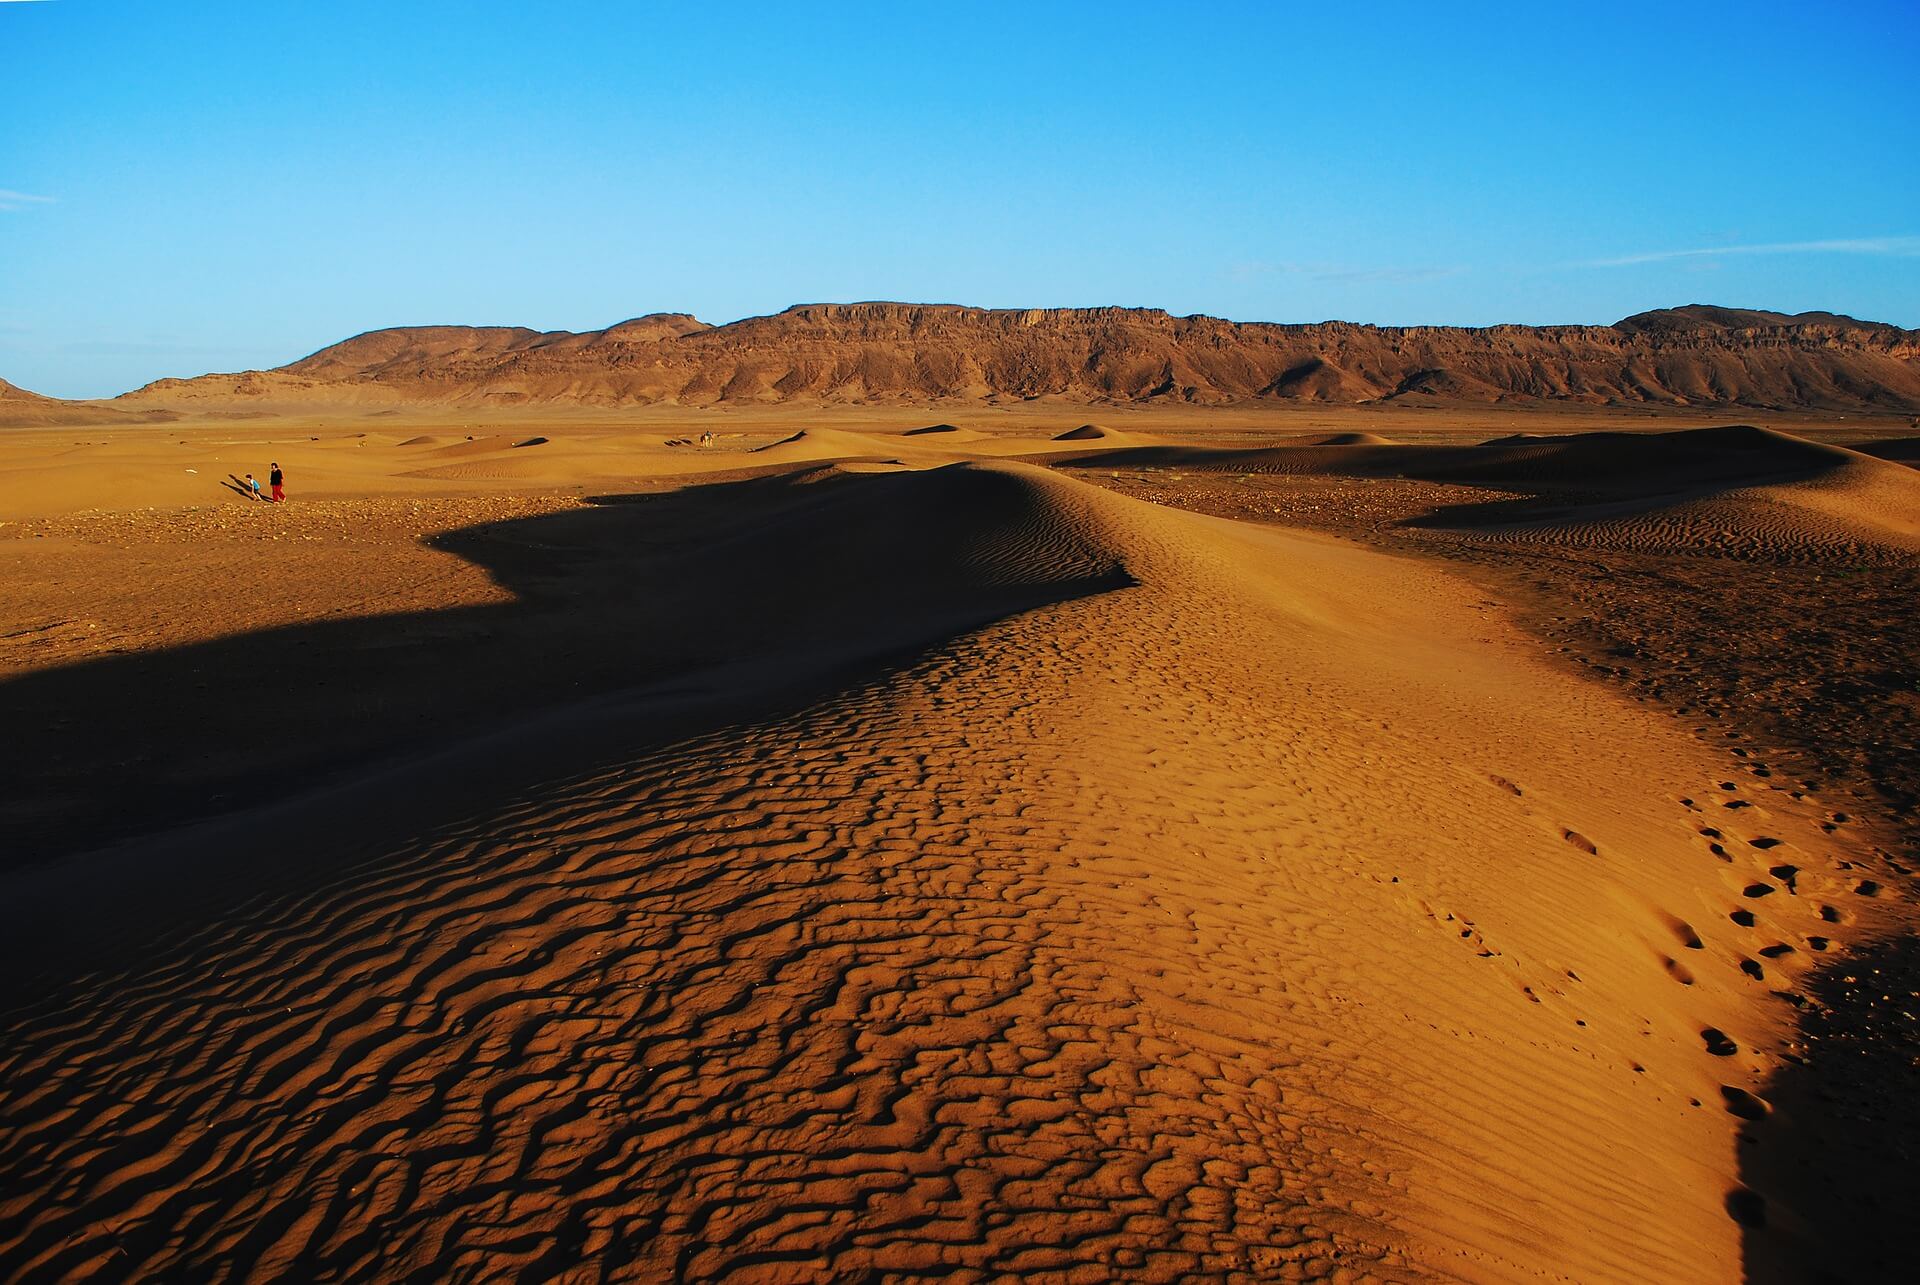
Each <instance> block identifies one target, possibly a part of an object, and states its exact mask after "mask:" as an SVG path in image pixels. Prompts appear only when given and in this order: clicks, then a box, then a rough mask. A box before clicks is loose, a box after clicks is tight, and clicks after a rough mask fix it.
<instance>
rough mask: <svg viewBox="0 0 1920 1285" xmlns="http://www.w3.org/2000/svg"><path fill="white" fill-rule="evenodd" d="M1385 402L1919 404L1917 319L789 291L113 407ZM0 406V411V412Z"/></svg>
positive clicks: (398, 350) (444, 344)
mask: <svg viewBox="0 0 1920 1285" xmlns="http://www.w3.org/2000/svg"><path fill="white" fill-rule="evenodd" d="M1038 397H1047V398H1054V399H1059V400H1062V401H1067V402H1077V403H1088V404H1126V403H1161V402H1188V403H1197V404H1203V405H1220V404H1228V403H1236V402H1260V401H1291V402H1313V403H1323V404H1346V403H1357V402H1379V401H1390V402H1392V401H1397V402H1404V403H1410V404H1475V403H1481V404H1490V403H1504V402H1526V403H1537V402H1552V401H1566V402H1576V403H1584V404H1593V405H1607V404H1618V405H1658V406H1705V407H1729V408H1731V407H1748V408H1767V409H1787V410H1821V411H1870V410H1871V411H1892V412H1903V413H1914V412H1920V331H1911V330H1902V329H1900V328H1899V327H1897V326H1888V325H1879V324H1875V323H1872V322H1863V321H1856V320H1854V319H1853V318H1851V317H1844V316H1838V315H1836V314H1833V313H1824V312H1809V313H1800V314H1797V315H1792V316H1789V315H1786V314H1783V313H1777V312H1762V311H1753V310H1746V309H1736V308H1720V307H1711V306H1707V305H1699V304H1695V305H1689V306H1687V307H1683V308H1670V309H1662V310H1659V311H1655V312H1645V313H1640V314H1638V315H1637V316H1633V317H1628V318H1626V319H1625V320H1623V321H1620V322H1618V323H1616V324H1614V325H1611V326H1490V327H1486V328H1479V329H1468V328H1462V327H1454V326H1409V327H1381V326H1365V325H1356V324H1352V323H1348V322H1338V321H1335V322H1324V323H1320V324H1315V325H1275V324H1269V323H1263V322H1232V321H1223V320H1220V319H1218V318H1214V317H1204V316H1193V317H1175V316H1171V315H1169V314H1167V313H1165V312H1162V311H1159V310H1157V309H1145V308H1076V309H1066V308H1059V309H1033V310H1016V309H983V308H966V307H957V306H953V305H945V304H900V303H856V304H806V305H801V306H798V307H793V308H789V309H787V310H786V311H785V312H782V313H778V314H776V315H774V316H768V317H750V318H747V319H746V320H743V321H736V322H732V323H730V324H728V325H724V326H709V325H706V324H705V323H703V322H700V321H698V320H695V319H694V318H692V317H689V316H686V315H683V314H677V313H676V314H657V315H653V316H646V317H638V318H635V319H634V320H631V321H625V322H622V323H620V324H619V325H617V326H610V327H608V328H607V329H605V330H598V331H587V332H583V333H574V332H571V331H548V332H540V331H534V330H528V329H525V328H517V327H468V326H423V327H405V328H399V329H392V330H376V331H370V332H368V333H367V334H363V335H358V336H356V337H354V338H352V339H348V340H346V341H345V342H343V343H339V344H335V345H333V346H332V347H329V348H323V349H321V350H320V351H319V352H316V353H314V354H313V355H312V356H309V357H305V358H302V359H301V360H299V361H296V362H293V363H291V364H290V365H287V366H282V367H280V368H279V369H277V370H271V371H246V372H242V373H240V374H232V375H205V376H201V377H199V378H197V379H185V380H181V379H163V380H160V381H158V382H157V383H153V384H149V385H148V386H146V387H145V388H142V389H139V390H138V391H136V392H132V393H128V394H126V395H125V396H123V397H120V398H117V399H114V400H113V401H112V402H110V403H105V405H110V406H113V407H115V408H123V409H142V410H145V409H157V408H166V409H192V410H196V411H215V410H221V409H236V408H247V409H254V408H264V406H266V405H268V404H280V403H286V404H289V405H301V406H320V405H368V406H389V405H404V404H448V405H480V406H508V405H516V404H551V405H582V406H619V405H632V404H647V403H667V404H675V405H686V406H707V405H715V404H738V403H749V404H765V403H784V402H795V403H803V404H805V403H814V404H817V403H849V402H870V403H882V404H888V403H896V404H923V403H934V402H960V403H965V402H974V403H983V404H997V403H1006V402H1014V401H1021V400H1026V399H1031V398H1038ZM0 414H4V411H0Z"/></svg>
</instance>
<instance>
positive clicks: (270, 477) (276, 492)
mask: <svg viewBox="0 0 1920 1285" xmlns="http://www.w3.org/2000/svg"><path fill="white" fill-rule="evenodd" d="M286 480H287V479H286V475H285V474H284V473H282V472H281V471H280V466H279V465H278V464H275V465H274V466H273V471H272V472H271V473H269V474H267V485H268V486H270V487H272V488H273V502H274V503H275V504H278V503H280V501H282V500H284V499H286V498H287V493H286V492H285V491H283V490H281V489H280V487H281V484H282V483H284V482H285V481H286Z"/></svg>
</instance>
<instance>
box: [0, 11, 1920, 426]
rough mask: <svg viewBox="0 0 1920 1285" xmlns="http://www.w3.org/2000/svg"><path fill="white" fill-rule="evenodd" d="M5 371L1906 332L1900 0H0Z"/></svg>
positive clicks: (1911, 50)
mask: <svg viewBox="0 0 1920 1285" xmlns="http://www.w3.org/2000/svg"><path fill="white" fill-rule="evenodd" d="M0 50H4V57H3V58H0V67H4V69H5V74H4V75H0V378H6V379H9V380H11V381H13V382H14V383H17V384H20V385H22V386H24V387H28V388H32V389H35V390H36V391H40V392H47V393H53V394H57V395H62V396H97V395H103V394H110V393H117V392H122V391H125V390H127V389H129V388H132V387H135V386H137V385H139V384H141V383H144V382H146V381H147V380H150V379H154V378H158V377H160V376H163V375H191V374H197V373H201V372H203V371H207V370H234V369H242V368H246V367H253V366H271V365H277V364H280V363H283V362H286V361H290V360H293V359H295V358H297V357H299V356H301V355H303V354H305V353H307V352H309V351H311V350H313V349H315V348H318V347H321V346H323V345H325V344H327V343H331V342H333V341H335V340H337V339H341V338H344V337H346V336H347V335H350V334H353V333H356V332H358V331H361V330H367V329H371V328H375V327H380V326H390V325H409V324H425V323H436V322H459V323H470V324H513V325H529V326H534V327H538V328H541V329H556V328H565V329H573V330H579V329H588V328H595V327H599V326H604V325H607V324H610V323H612V322H615V321H618V320H621V319H622V318H625V317H629V316H633V315H636V314H640V313H646V312H659V311H676V312H692V313H694V314H695V315H697V316H699V317H701V318H703V319H705V320H708V321H714V322H722V321H728V320H732V319H734V318H737V317H742V316H750V315H754V314H757V313H764V312H772V311H777V310H779V309H781V308H784V307H786V306H787V305H789V304H793V303H802V302H814V301H820V300H856V299H904V300H913V301H929V302H954V303H971V304H979V305H984V306H992V307H1034V306H1080V305H1092V304H1109V303H1113V304H1130V305H1143V306H1154V307H1163V308H1167V309H1169V310H1171V311H1174V312H1176V313H1188V312H1206V313H1212V314H1215V315H1219V316H1226V317H1232V318H1236V319H1240V320H1269V321H1319V320H1325V319H1328V318H1341V319H1346V320H1354V321H1367V322H1376V323H1382V324H1412V323H1453V324H1465V325H1485V324H1490V323H1493V322H1500V321H1520V322H1535V323H1541V322H1608V321H1613V320H1616V319H1618V318H1619V317H1622V316H1625V315H1627V314H1630V313H1633V312H1636V311H1640V310H1642V309H1646V308H1652V307H1660V306H1667V305H1672V304H1681V303H1688V302H1715V303H1724V304H1728V305H1732V306H1738V307H1767V308H1780V309H1785V310H1790V311H1797V310H1801V309H1808V308H1830V309H1834V310H1837V311H1842V312H1850V313H1853V314H1855V315H1857V316H1863V317H1868V318H1872V319H1875V320H1884V321H1893V322H1897V323H1899V324H1902V325H1906V326H1915V327H1920V141H1916V138H1917V137H1920V130H1916V126H1915V122H1916V121H1920V71H1917V70H1916V69H1920V2H1917V0H1899V2H1896V3H1877V2H1875V0H1861V2H1859V3H1851V4H1848V5H1845V6H1833V7H1831V8H1829V7H1828V6H1815V5H1808V4H1805V3H1804V2H1802V3H1796V4H1778V5H1776V4H1770V3H1753V4H1738V5H1736V4H1726V5H1715V4H1707V3H1697V4H1681V3H1672V0H1668V2H1667V3H1662V4H1657V5H1640V4H1632V3H1628V4H1613V5H1595V6H1559V5H1539V6H1536V5H1513V6H1500V5H1491V4H1482V5H1451V6H1450V5H1444V4H1423V5H1405V6H1400V5H1394V4H1371V5H1333V6H1329V5H1310V6H1309V5H1301V6H1294V5H1284V4H1251V5H1236V4H1224V3H1223V4H1215V5H1192V6H1188V5H1181V6H1175V5H1172V4H1167V5H1137V6H1135V5H1126V4H1098V5H1069V4H1049V3H1045V2H1044V0H1028V2H1027V3H1023V4H1012V5H997V4H980V5H971V6H959V5H951V6H949V5H926V6H919V5H904V4H898V3H895V4H886V5H872V6H866V5H847V6H827V5H822V6H801V5H768V6H759V5H755V4H750V3H735V4H731V5H726V6H702V5H690V4H686V3H684V2H683V3H675V4H672V5H650V4H600V3H584V2H575V3H559V4H543V3H532V2H531V0H526V2H522V3H514V4H493V3H484V2H474V0H468V2H466V3H458V4H455V3H446V4H441V3H405V4H395V3H380V4H358V3H332V4H327V5H282V4H270V3H264V2H255V3H204V4H199V3H167V2H165V0H148V2H146V3H128V4H116V3H107V2H105V0H35V2H23V0H0Z"/></svg>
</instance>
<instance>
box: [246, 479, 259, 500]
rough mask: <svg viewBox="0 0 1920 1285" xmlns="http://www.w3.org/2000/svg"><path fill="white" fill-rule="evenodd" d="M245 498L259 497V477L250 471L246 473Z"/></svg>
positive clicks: (253, 498) (255, 498)
mask: <svg viewBox="0 0 1920 1285" xmlns="http://www.w3.org/2000/svg"><path fill="white" fill-rule="evenodd" d="M247 498H248V499H249V500H257V499H259V498H260V479H259V478H257V477H255V476H254V475H253V474H251V473H249V474H247Z"/></svg>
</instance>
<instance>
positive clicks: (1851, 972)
mask: <svg viewBox="0 0 1920 1285" xmlns="http://www.w3.org/2000/svg"><path fill="white" fill-rule="evenodd" d="M1804 993H1805V999H1806V1002H1805V1004H1804V1005H1803V1006H1802V1010H1801V1014H1800V1019H1799V1026H1800V1030H1799V1044H1800V1052H1799V1054H1797V1058H1798V1060H1791V1061H1788V1062H1786V1063H1784V1064H1783V1065H1782V1066H1781V1068H1780V1069H1779V1070H1778V1071H1777V1072H1775V1073H1774V1075H1773V1076H1772V1077H1771V1078H1770V1079H1769V1080H1768V1081H1767V1083H1766V1084H1765V1085H1764V1086H1763V1087H1762V1089H1761V1098H1762V1099H1763V1101H1764V1103H1765V1104H1766V1108H1767V1109H1766V1111H1765V1113H1764V1114H1761V1115H1759V1118H1757V1119H1754V1120H1751V1121H1750V1122H1749V1123H1747V1124H1745V1125H1744V1126H1743V1128H1742V1133H1743V1134H1744V1135H1746V1139H1745V1140H1744V1141H1743V1142H1742V1145H1741V1150H1740V1159H1741V1165H1740V1176H1741V1181H1742V1184H1743V1187H1744V1189H1745V1190H1744V1192H1740V1193H1735V1195H1734V1196H1733V1197H1731V1198H1730V1201H1729V1207H1728V1211H1729V1213H1730V1214H1731V1215H1733V1216H1734V1217H1735V1219H1736V1221H1738V1222H1740V1223H1741V1225H1742V1232H1743V1236H1742V1242H1743V1256H1744V1258H1745V1263H1746V1277H1747V1279H1748V1280H1749V1281H1752V1282H1755V1283H1756V1285H1787V1283H1788V1282H1793V1283H1794V1285H1801V1283H1804V1282H1833V1283H1835V1285H1838V1283H1839V1282H1855V1283H1858V1282H1868V1281H1894V1280H1905V1279H1910V1277H1909V1272H1910V1269H1911V1264H1910V1261H1909V1260H1910V1253H1909V1251H1908V1249H1907V1246H1906V1241H1905V1236H1904V1231H1905V1227H1904V1216H1905V1213H1906V1210H1907V1208H1908V1205H1909V1203H1910V1202H1909V1200H1908V1199H1907V1195H1906V1193H1907V1192H1908V1190H1909V1187H1910V1183H1911V1180H1912V1173H1913V1161H1914V1157H1913V1149H1914V1146H1915V1145H1916V1142H1917V1141H1920V1024H1916V1022H1915V1021H1914V1019H1913V1017H1912V1013H1913V1004H1914V1002H1915V996H1916V995H1920V937H1914V936H1911V935H1902V936H1899V937H1896V938H1893V939H1890V940H1887V941H1883V942H1879V943H1875V944H1872V945H1869V946H1866V947H1864V948H1862V949H1860V950H1857V951H1854V952H1852V953H1850V954H1848V955H1847V956H1845V957H1843V958H1841V959H1838V960H1835V961H1834V962H1832V963H1830V964H1826V965H1823V966H1822V967H1821V968H1820V969H1819V970H1818V971H1816V972H1815V973H1813V974H1811V975H1809V976H1808V978H1807V979H1806V983H1805V986H1804Z"/></svg>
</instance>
